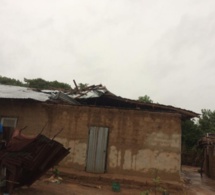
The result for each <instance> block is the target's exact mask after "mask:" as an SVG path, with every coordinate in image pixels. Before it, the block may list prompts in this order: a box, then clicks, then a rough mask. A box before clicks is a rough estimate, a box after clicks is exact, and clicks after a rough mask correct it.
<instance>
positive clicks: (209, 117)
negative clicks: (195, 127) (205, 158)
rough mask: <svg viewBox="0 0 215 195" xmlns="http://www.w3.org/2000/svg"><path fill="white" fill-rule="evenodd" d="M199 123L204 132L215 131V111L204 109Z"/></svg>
mask: <svg viewBox="0 0 215 195" xmlns="http://www.w3.org/2000/svg"><path fill="white" fill-rule="evenodd" d="M198 123H199V128H200V129H201V131H202V133H203V134H206V133H215V111H211V110H209V109H202V115H201V117H200V119H199V121H198Z"/></svg>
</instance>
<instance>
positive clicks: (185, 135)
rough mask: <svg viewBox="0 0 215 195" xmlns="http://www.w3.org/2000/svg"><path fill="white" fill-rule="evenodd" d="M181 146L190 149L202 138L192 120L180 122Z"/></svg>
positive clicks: (199, 130)
mask: <svg viewBox="0 0 215 195" xmlns="http://www.w3.org/2000/svg"><path fill="white" fill-rule="evenodd" d="M181 128H182V146H184V147H185V148H186V149H192V148H193V147H194V146H196V144H197V141H198V140H199V139H200V138H201V137H202V136H203V133H202V131H201V129H200V128H199V126H198V124H196V123H195V121H193V120H186V121H182V124H181Z"/></svg>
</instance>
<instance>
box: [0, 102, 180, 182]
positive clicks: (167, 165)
mask: <svg viewBox="0 0 215 195" xmlns="http://www.w3.org/2000/svg"><path fill="white" fill-rule="evenodd" d="M0 106H1V110H0V117H5V116H6V117H8V116H11V117H17V118H18V124H17V126H18V128H22V127H24V126H28V128H27V129H26V130H24V133H26V134H37V133H39V132H40V131H41V129H42V128H43V127H44V125H45V124H46V123H47V126H46V128H45V129H44V132H43V133H44V134H46V135H47V136H49V137H52V136H54V135H55V134H56V133H57V132H58V131H60V130H61V129H62V128H63V131H62V132H61V133H60V135H59V136H57V138H56V140H57V141H59V142H61V143H63V144H64V145H65V146H66V147H70V148H71V153H70V155H69V156H67V157H66V158H65V159H64V161H63V162H62V166H67V167H71V168H74V169H78V170H80V171H84V170H85V166H86V155H87V144H88V131H89V127H90V126H104V127H108V128H109V139H108V148H107V162H106V163H107V164H106V169H107V170H106V171H107V172H108V173H113V174H126V175H134V176H147V177H148V176H149V177H150V176H151V175H152V171H153V170H154V169H156V170H157V172H158V174H159V176H161V178H163V179H171V180H178V179H179V172H180V164H181V157H180V153H181V120H180V116H179V115H177V114H168V113H159V112H146V111H140V110H125V109H113V108H97V107H87V106H68V105H58V104H55V105H50V104H40V103H33V104H32V103H27V102H23V101H9V102H7V101H6V102H1V103H0Z"/></svg>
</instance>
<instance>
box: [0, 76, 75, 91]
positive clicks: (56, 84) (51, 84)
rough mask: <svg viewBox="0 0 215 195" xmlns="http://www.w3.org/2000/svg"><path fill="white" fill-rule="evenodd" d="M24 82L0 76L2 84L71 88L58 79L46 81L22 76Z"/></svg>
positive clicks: (38, 87)
mask: <svg viewBox="0 0 215 195" xmlns="http://www.w3.org/2000/svg"><path fill="white" fill-rule="evenodd" d="M24 82H25V83H23V82H21V81H19V80H16V79H12V78H8V77H2V76H0V83H1V84H4V85H14V86H26V87H30V88H36V89H59V90H69V89H71V86H70V85H69V84H67V83H61V82H58V81H46V80H44V79H41V78H37V79H26V78H24Z"/></svg>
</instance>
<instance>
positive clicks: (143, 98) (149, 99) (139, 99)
mask: <svg viewBox="0 0 215 195" xmlns="http://www.w3.org/2000/svg"><path fill="white" fill-rule="evenodd" d="M138 101H140V102H144V103H153V101H152V99H151V98H150V97H149V96H148V95H144V96H140V97H139V98H138Z"/></svg>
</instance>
